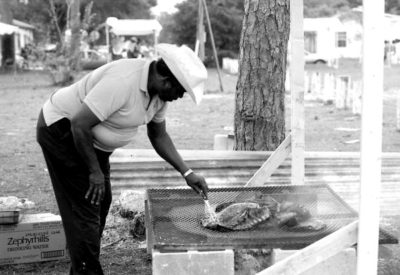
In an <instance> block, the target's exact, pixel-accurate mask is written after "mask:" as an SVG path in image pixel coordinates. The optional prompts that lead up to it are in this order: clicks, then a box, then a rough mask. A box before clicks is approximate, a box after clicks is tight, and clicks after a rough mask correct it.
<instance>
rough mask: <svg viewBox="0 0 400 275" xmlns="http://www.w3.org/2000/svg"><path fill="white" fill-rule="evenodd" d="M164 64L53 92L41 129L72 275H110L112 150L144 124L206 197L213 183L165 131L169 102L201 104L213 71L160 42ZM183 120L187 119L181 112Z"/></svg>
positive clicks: (108, 68)
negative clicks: (105, 251)
mask: <svg viewBox="0 0 400 275" xmlns="http://www.w3.org/2000/svg"><path fill="white" fill-rule="evenodd" d="M157 52H158V53H159V54H160V56H161V58H159V59H157V60H146V59H120V60H117V61H113V62H110V63H108V64H106V65H103V66H102V67H100V68H98V69H96V70H94V71H92V72H91V73H89V74H88V75H86V76H85V77H83V78H82V79H81V80H79V81H78V82H76V83H74V84H72V85H71V86H68V87H64V88H61V89H59V90H58V91H56V92H55V93H53V94H52V95H51V96H50V98H49V99H48V100H47V101H46V102H45V103H44V105H43V107H42V109H41V111H40V114H39V119H38V123H37V141H38V143H39V145H40V147H41V148H42V151H43V155H44V159H45V161H46V164H47V167H48V171H49V175H50V179H51V182H52V185H53V190H54V194H55V197H56V201H57V205H58V208H59V210H60V215H61V218H62V222H63V226H64V231H65V235H66V239H67V245H68V248H69V252H70V259H71V269H70V274H103V271H102V267H101V264H100V261H99V255H100V240H101V235H102V232H103V229H104V226H105V222H106V217H107V214H108V211H109V208H110V205H111V200H112V198H111V184H110V162H109V157H110V155H111V154H112V152H113V151H114V150H115V149H117V148H120V147H123V146H125V145H127V144H128V143H130V142H131V141H132V139H133V137H134V136H135V134H136V132H137V129H138V127H139V126H141V125H146V127H147V135H148V138H149V140H150V142H151V144H152V146H153V147H154V149H155V151H156V152H157V153H158V154H159V155H160V156H161V157H162V158H163V159H165V160H166V161H167V162H168V163H170V164H171V165H172V166H173V167H174V168H175V169H176V170H177V171H178V172H179V173H181V174H182V177H183V178H184V179H185V180H186V183H187V185H188V186H190V187H191V188H192V189H193V190H194V191H195V192H197V193H198V194H199V195H201V196H202V197H203V198H204V199H207V194H208V187H207V183H206V180H205V179H204V177H202V176H201V175H198V174H197V173H195V172H194V171H193V170H191V169H190V168H189V166H188V165H187V164H186V163H185V161H184V160H183V159H182V157H181V156H180V154H179V153H178V151H177V150H176V148H175V146H174V143H173V141H172V140H171V138H170V136H169V135H168V133H167V130H166V119H165V114H166V112H167V106H168V102H171V101H174V100H177V99H180V98H182V97H183V96H184V95H189V96H190V97H191V98H192V99H193V101H194V102H195V103H199V102H200V100H201V97H202V94H203V90H204V84H205V81H206V79H207V70H206V68H205V67H204V65H203V63H202V62H201V61H200V59H198V57H197V56H196V55H195V53H194V52H193V51H192V50H191V49H189V48H188V47H186V46H180V47H178V46H176V45H171V44H159V45H158V46H157ZM182 116H184V114H182Z"/></svg>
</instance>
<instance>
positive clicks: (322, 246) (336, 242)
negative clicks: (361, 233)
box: [257, 221, 358, 275]
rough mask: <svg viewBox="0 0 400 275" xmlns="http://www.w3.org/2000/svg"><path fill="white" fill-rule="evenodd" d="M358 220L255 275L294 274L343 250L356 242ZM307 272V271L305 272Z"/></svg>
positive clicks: (301, 272) (304, 270) (300, 272)
mask: <svg viewBox="0 0 400 275" xmlns="http://www.w3.org/2000/svg"><path fill="white" fill-rule="evenodd" d="M357 227H358V221H354V222H352V223H350V224H348V225H346V226H345V227H342V228H340V229H339V230H337V231H335V232H334V233H332V234H330V235H328V236H326V237H325V238H322V239H320V240H319V241H317V242H315V243H313V244H311V245H309V246H307V247H305V248H304V249H302V250H299V251H297V252H296V253H295V254H293V255H291V256H289V257H287V258H286V259H283V260H282V261H279V262H277V263H276V264H274V265H272V266H271V267H269V268H267V269H264V270H262V271H261V272H259V273H257V275H284V274H287V275H296V274H303V272H304V273H305V272H306V271H307V270H308V269H310V268H312V267H314V266H316V265H317V264H319V263H321V262H322V261H324V260H326V259H328V258H329V257H332V256H334V255H336V254H337V253H339V252H341V251H343V249H345V248H348V247H350V246H352V245H354V244H355V243H356V242H357ZM307 274H308V273H307Z"/></svg>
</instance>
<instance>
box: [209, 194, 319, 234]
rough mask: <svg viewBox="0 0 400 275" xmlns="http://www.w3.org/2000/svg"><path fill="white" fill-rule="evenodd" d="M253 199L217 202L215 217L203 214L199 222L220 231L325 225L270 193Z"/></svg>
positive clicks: (305, 229)
mask: <svg viewBox="0 0 400 275" xmlns="http://www.w3.org/2000/svg"><path fill="white" fill-rule="evenodd" d="M247 199H248V198H247ZM252 199H253V201H246V202H226V203H221V204H219V205H217V207H216V209H215V211H216V213H217V219H216V220H212V219H211V218H210V217H206V218H205V219H203V220H202V225H203V226H204V227H206V228H209V229H212V230H216V231H221V232H224V231H231V230H249V229H252V228H256V227H257V228H258V229H261V230H269V229H272V228H281V229H282V230H288V231H298V232H314V231H320V230H323V229H325V228H326V225H325V223H324V222H323V221H321V220H318V219H316V218H313V217H312V215H311V213H310V211H309V210H308V209H307V208H306V207H304V206H303V205H301V204H298V203H294V202H290V201H283V202H280V203H279V202H277V201H276V200H275V199H273V198H272V197H270V196H265V197H263V198H252Z"/></svg>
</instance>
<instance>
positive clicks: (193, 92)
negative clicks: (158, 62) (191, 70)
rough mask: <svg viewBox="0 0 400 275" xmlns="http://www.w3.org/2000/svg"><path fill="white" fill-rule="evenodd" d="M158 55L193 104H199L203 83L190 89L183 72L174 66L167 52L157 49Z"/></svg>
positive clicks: (160, 48)
mask: <svg viewBox="0 0 400 275" xmlns="http://www.w3.org/2000/svg"><path fill="white" fill-rule="evenodd" d="M157 51H158V53H159V54H160V56H161V58H162V59H163V60H164V61H165V63H166V64H167V66H168V68H169V69H170V71H171V72H172V74H173V75H174V76H175V78H176V79H177V80H178V82H179V83H180V84H181V85H182V87H183V88H184V89H185V90H186V92H187V93H188V94H189V95H190V97H191V98H192V100H193V102H194V103H196V104H197V105H198V104H199V103H200V102H201V100H202V98H203V93H204V82H200V83H199V84H198V85H197V86H195V87H190V85H189V84H188V83H187V82H186V81H185V76H184V74H183V72H182V71H181V70H180V69H179V67H178V66H176V64H175V61H174V60H173V59H172V58H171V57H170V56H169V55H168V53H167V51H166V50H165V49H164V48H162V47H158V48H157Z"/></svg>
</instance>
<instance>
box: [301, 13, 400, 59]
mask: <svg viewBox="0 0 400 275" xmlns="http://www.w3.org/2000/svg"><path fill="white" fill-rule="evenodd" d="M384 26H385V27H384V29H385V33H384V39H385V41H386V42H385V44H384V45H382V51H384V52H385V59H386V58H387V59H388V61H390V63H393V64H399V63H400V48H399V47H400V43H398V42H400V16H398V15H393V14H385V17H384ZM362 32H363V27H362V9H361V8H355V9H352V10H350V11H348V12H345V13H341V14H338V15H335V16H332V17H327V18H305V19H304V48H305V59H306V62H307V61H314V63H318V61H319V60H320V61H323V63H328V64H330V63H332V62H333V61H334V59H337V58H355V59H360V58H361V55H362Z"/></svg>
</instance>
